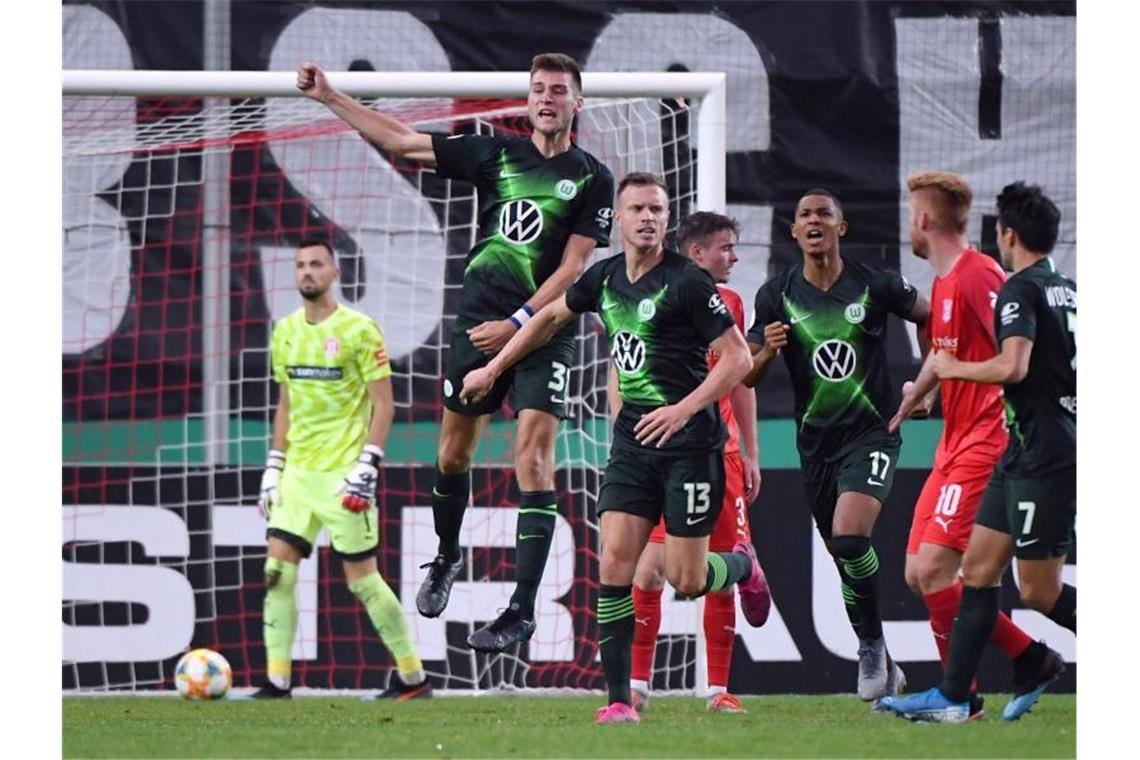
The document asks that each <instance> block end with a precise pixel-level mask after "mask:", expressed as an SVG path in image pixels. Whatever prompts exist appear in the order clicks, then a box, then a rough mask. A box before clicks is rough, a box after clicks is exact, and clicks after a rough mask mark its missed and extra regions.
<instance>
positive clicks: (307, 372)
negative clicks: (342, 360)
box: [285, 365, 344, 380]
mask: <svg viewBox="0 0 1140 760" xmlns="http://www.w3.org/2000/svg"><path fill="white" fill-rule="evenodd" d="M285 374H286V375H288V376H289V377H290V378H292V379H293V380H340V379H341V378H343V377H344V370H343V369H341V368H340V367H306V366H304V365H293V366H291V367H286V368H285Z"/></svg>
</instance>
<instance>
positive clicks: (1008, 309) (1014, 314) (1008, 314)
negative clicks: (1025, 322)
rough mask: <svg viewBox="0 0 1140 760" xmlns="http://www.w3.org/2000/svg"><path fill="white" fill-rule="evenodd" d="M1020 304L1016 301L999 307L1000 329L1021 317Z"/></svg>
mask: <svg viewBox="0 0 1140 760" xmlns="http://www.w3.org/2000/svg"><path fill="white" fill-rule="evenodd" d="M1020 312H1021V304H1019V303H1018V302H1017V301H1010V302H1009V303H1007V304H1006V305H1005V306H1003V307H1001V324H1002V327H1006V326H1008V325H1011V324H1013V322H1014V320H1016V319H1017V318H1018V317H1020V316H1021V313H1020Z"/></svg>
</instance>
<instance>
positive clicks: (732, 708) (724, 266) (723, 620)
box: [610, 211, 767, 713]
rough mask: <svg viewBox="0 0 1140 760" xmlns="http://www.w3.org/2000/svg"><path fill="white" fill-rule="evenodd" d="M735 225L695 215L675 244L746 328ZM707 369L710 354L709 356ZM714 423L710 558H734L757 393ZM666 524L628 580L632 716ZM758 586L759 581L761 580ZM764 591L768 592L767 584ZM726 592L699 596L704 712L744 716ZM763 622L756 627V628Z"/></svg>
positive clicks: (752, 464) (643, 685)
mask: <svg viewBox="0 0 1140 760" xmlns="http://www.w3.org/2000/svg"><path fill="white" fill-rule="evenodd" d="M739 236H740V224H739V223H738V222H737V221H736V220H735V219H730V218H729V217H727V216H724V215H722V214H716V213H713V212H711V211H698V212H696V213H694V214H690V215H689V216H686V217H685V218H684V219H682V220H681V223H680V224H679V225H678V227H677V244H678V247H679V248H680V250H681V253H683V254H686V255H687V256H688V257H689V258H690V259H692V260H693V261H694V262H695V263H696V264H697V266H699V267H700V268H701V269H704V270H705V271H706V272H708V273H709V274H710V275H711V276H712V278H713V280H714V281H715V282H716V283H717V292H718V293H719V294H720V297H721V300H722V301H724V304H725V306H727V307H728V310H729V312H730V313H731V314H732V317H733V319H734V320H735V321H736V325H737V327H739V328H740V329H741V330H743V329H744V304H743V303H741V301H740V296H739V295H737V293H736V291H734V290H731V289H730V288H726V287H724V286H723V285H722V284H721V283H726V282H728V278H729V276H730V275H731V273H732V266H733V264H735V263H736V262H737V260H738V259H737V257H736V250H735V247H736V241H737V238H738V237H739ZM708 362H709V367H710V368H711V367H712V366H713V365H714V364H716V355H715V354H713V353H711V352H710V353H709V357H708ZM616 387H617V370H616V369H615V368H612V367H611V369H610V389H611V392H610V403H611V409H612V411H613V413H614V414H617V411H618V410H619V409H620V408H621V398H620V394H618V393H617V392H616ZM719 403H720V416H721V419H722V420H724V424H725V427H726V428H727V429H728V440H727V442H726V443H725V446H724V476H725V480H724V505H723V507H722V508H721V512H720V515H719V516H718V517H717V521H716V527H715V528H714V529H713V534H712V536H711V537H710V538H709V549H710V550H711V551H714V552H721V551H732V548H733V546H735V544H736V542H738V541H744V542H746V543H749V544H750V543H752V532H751V531H750V529H749V525H748V506H749V505H750V504H751V503H752V502H753V501H755V500H756V494H757V493H759V491H760V466H759V464H758V462H759V458H758V454H757V447H756V391H754V390H752V389H751V388H749V387H748V386H746V385H743V384H737V385H735V386H733V388H732V389H731V390H730V391H729V392H728V393H727V394H726V395H724V396H722V397H721V399H720V402H719ZM664 543H665V522H664V521H663V520H660V521H658V523H657V526H656V527H655V528H654V529H653V533H652V534H651V535H650V536H649V543H648V544H646V546H645V550H644V551H643V552H642V553H641V559H640V560H639V561H638V563H637V572H636V573H635V574H634V576H633V611H634V619H635V620H636V622H637V626H636V627H635V629H634V634H633V663H632V670H631V673H630V675H631V677H632V680H631V681H630V689H631V692H632V696H633V704H634V707H636V708H637V709H638V710H644V709H645V708H646V707H647V706H648V705H649V686H650V683H652V677H651V676H652V670H653V654H654V650H655V649H656V647H657V632H658V630H659V629H660V627H661V589H662V587H663V586H664V584H665V552H664ZM762 581H763V579H762ZM763 582H764V586H765V587H767V582H766V581H763ZM732 589H733V587H732V586H728V587H726V588H724V589H722V590H721V591H719V592H717V593H714V594H709V595H708V596H706V597H705V612H704V628H705V643H706V646H707V649H708V681H709V683H708V687H709V688H708V703H707V704H708V709H710V710H713V711H715V712H726V713H739V712H744V707H743V706H742V705H741V703H740V700H739V699H737V698H736V697H735V696H733V695H732V694H729V693H728V670H729V667H730V665H731V664H732V644H733V642H734V641H735V639H736V600H735V598H734V597H733V593H732ZM762 622H763V621H761V623H762Z"/></svg>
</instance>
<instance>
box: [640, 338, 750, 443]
mask: <svg viewBox="0 0 1140 760" xmlns="http://www.w3.org/2000/svg"><path fill="white" fill-rule="evenodd" d="M709 348H711V349H712V350H713V351H715V352H716V353H717V356H718V358H717V362H716V366H715V367H713V368H712V369H711V370H709V373H708V375H706V376H705V379H704V380H703V381H702V382H701V384H700V385H698V386H697V387H696V388H694V389H693V390H692V391H691V392H690V393H689V394H688V395H687V396H685V397H684V398H683V399H681V400H680V401H678V402H677V403H676V404H670V405H668V406H660V407H658V408H656V409H654V410H653V411H652V412H649V413H648V414H646V415H645V416H644V417H642V418H641V419H640V420H638V421H637V424H636V425H634V428H633V432H634V435H636V436H637V442H638V443H640V444H641V445H642V446H653V445H656V447H657V448H661V447H662V446H664V445H665V443H666V441H668V440H669V439H670V438H672V437H673V435H674V434H676V433H677V432H678V431H680V430H681V429H682V428H684V427H685V424H686V423H687V422H688V421H689V418H690V417H692V416H693V415H694V414H696V413H697V412H698V411H700V410H701V409H704V408H706V407H708V406H710V405H712V404H715V403H716V402H717V399H719V398H720V397H721V396H723V395H724V394H726V393H728V391H729V389H730V388H732V386H734V385H736V384H737V383H739V382H740V381H741V380H742V379H743V378H744V375H745V374H746V373H747V372H748V368H749V366H751V361H750V360H749V353H748V344H747V343H745V342H744V336H743V335H742V334H741V333H740V329H739V328H738V327H737V326H736V325H733V326H732V327H730V328H728V329H727V330H725V331H724V332H723V333H721V334H720V336H718V337H717V338H716V340H714V341H713V342H712V343H710V344H709Z"/></svg>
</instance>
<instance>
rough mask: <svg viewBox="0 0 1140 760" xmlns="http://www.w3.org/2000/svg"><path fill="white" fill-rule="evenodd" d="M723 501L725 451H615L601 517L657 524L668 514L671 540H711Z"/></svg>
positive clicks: (608, 469) (601, 502) (604, 482)
mask: <svg viewBox="0 0 1140 760" xmlns="http://www.w3.org/2000/svg"><path fill="white" fill-rule="evenodd" d="M723 501H724V449H722V448H715V449H711V450H709V451H702V452H699V453H683V454H682V453H678V454H669V455H663V454H650V453H643V452H639V451H636V450H634V449H629V448H624V447H619V446H614V447H613V449H611V451H610V461H609V462H608V463H607V464H606V471H605V474H604V475H603V476H602V487H601V490H600V492H599V494H598V514H601V513H602V512H605V511H606V510H610V509H612V510H614V511H616V512H626V513H629V514H631V515H638V516H640V517H644V518H645V519H647V520H649V521H650V522H651V523H653V524H654V525H656V524H657V521H658V520H660V519H661V515H662V514H664V515H665V532H666V533H668V534H669V535H670V536H679V537H682V538H696V537H700V536H708V535H711V534H712V532H713V528H714V527H715V526H716V519H717V516H718V515H719V514H720V508H721V504H722V502H723Z"/></svg>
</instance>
